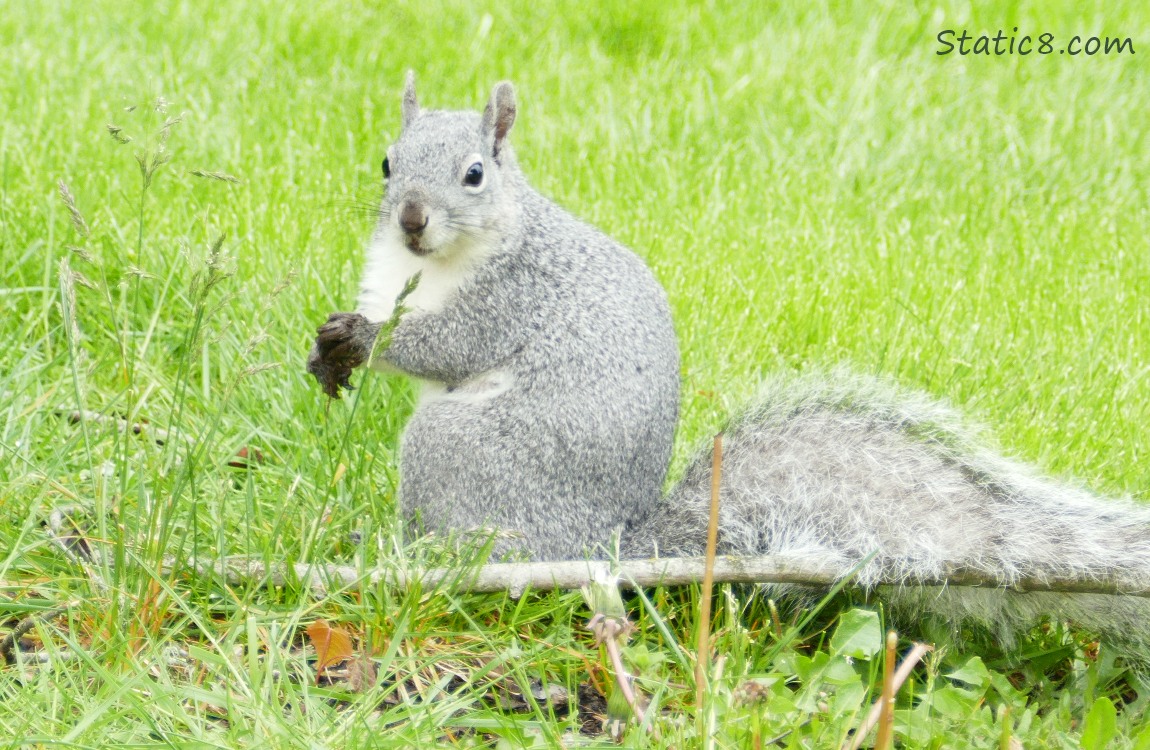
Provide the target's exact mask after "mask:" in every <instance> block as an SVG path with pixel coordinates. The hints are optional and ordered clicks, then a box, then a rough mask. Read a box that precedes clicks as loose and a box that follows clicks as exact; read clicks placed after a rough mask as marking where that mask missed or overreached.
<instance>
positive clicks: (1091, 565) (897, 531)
mask: <svg viewBox="0 0 1150 750" xmlns="http://www.w3.org/2000/svg"><path fill="white" fill-rule="evenodd" d="M515 117H516V99H515V94H514V89H513V87H512V86H511V84H510V83H507V82H502V83H499V84H498V85H496V86H495V88H494V90H493V92H492V95H491V98H490V100H489V102H488V103H487V106H486V108H485V109H484V111H483V112H482V114H479V113H475V112H467V111H439V110H425V109H422V108H421V107H420V105H419V103H418V100H417V97H416V93H415V83H414V77H413V75H412V74H411V73H408V76H407V80H406V86H405V90H404V94H403V105H402V130H401V133H400V136H399V139H398V140H397V141H396V142H395V143H394V145H392V146H391V147H390V148H389V149H388V150H387V156H386V158H385V159H384V161H383V176H384V179H385V182H386V195H385V197H384V199H383V205H382V209H381V212H380V220H379V223H378V226H377V227H376V230H375V233H374V235H373V236H372V239H371V243H370V246H369V249H368V253H367V263H366V268H365V270H364V273H363V280H362V284H361V288H360V293H359V298H358V308H357V311H356V312H354V313H334V314H332V315H331V316H330V317H329V318H328V320H327V322H326V323H324V324H323V325H322V326H320V327H319V329H318V330H317V337H316V341H315V345H314V347H313V348H312V351H311V353H310V355H309V357H308V371H309V372H311V373H312V374H313V375H314V376H315V377H316V378H317V380H318V381H319V382H320V384H321V385H322V386H323V388H324V390H325V392H326V393H327V394H328V395H329V396H330V397H332V398H339V395H340V389H341V388H350V387H351V386H350V383H349V376H350V374H351V372H352V370H353V369H354V368H356V367H359V366H360V365H363V364H367V365H369V366H370V367H372V368H375V369H381V370H390V371H398V372H401V373H405V374H407V375H409V376H411V377H414V378H416V379H418V380H420V381H422V390H421V393H420V397H419V400H418V403H417V405H416V408H415V411H414V413H413V415H412V416H411V418H410V421H409V422H408V424H407V426H406V429H405V431H404V433H403V436H402V439H401V447H400V484H399V490H398V499H399V505H400V507H401V509H402V512H403V514H404V515H405V517H408V518H412V517H418V518H419V520H420V522H421V523H422V525H423V527H424V528H425V529H428V530H432V531H465V530H470V529H475V528H480V527H487V528H491V527H494V528H497V529H499V530H502V531H509V532H513V533H514V534H513V538H512V539H508V538H507V536H506V535H501V536H500V537H499V541H498V543H497V545H496V552H497V553H506V552H510V551H519V552H525V553H526V554H528V555H529V556H530V557H532V558H534V559H537V560H557V559H571V558H582V557H583V556H585V555H588V554H591V555H595V554H603V550H604V548H605V546H606V545H608V544H609V543H610V542H611V540H612V539H613V538H615V537H614V535H616V534H617V535H618V537H617V538H618V540H619V544H620V552H621V556H622V557H624V558H631V559H635V558H643V557H650V556H652V555H662V556H694V555H700V554H702V553H703V551H704V548H705V542H706V529H707V523H708V516H709V508H710V485H711V471H712V467H711V457H710V455H709V453H707V454H703V455H699V456H698V457H697V458H696V459H695V460H694V462H693V463H692V464H691V465H690V466H689V467H688V469H687V471H686V473H685V476H684V478H683V480H682V481H681V482H680V483H679V484H678V485H677V486H676V487H674V488H673V489H672V490H671V491H670V492H669V493H668V495H667V496H666V497H665V498H664V497H663V496H662V486H663V482H664V479H665V475H666V472H667V468H668V464H669V461H670V456H671V449H672V443H673V440H674V434H675V425H676V422H677V419H678V408H679V385H680V384H679V379H680V376H679V353H678V344H677V339H676V335H675V331H674V327H673V325H672V320H671V314H670V309H669V305H668V301H667V297H666V294H665V292H664V290H663V288H662V287H661V285H660V284H659V283H658V282H657V280H656V279H655V277H654V276H653V274H652V273H651V271H650V270H649V269H648V267H647V266H646V264H645V263H643V262H642V261H641V260H640V259H639V258H638V256H636V255H635V254H634V253H632V252H631V251H630V250H628V249H627V248H625V247H623V246H622V245H620V244H619V243H618V242H616V241H614V240H613V239H611V238H610V237H608V236H606V235H605V234H604V233H602V232H601V231H599V230H598V229H596V228H594V227H592V226H590V225H588V224H586V223H584V222H582V221H580V220H579V219H577V218H575V217H574V216H572V215H571V214H569V213H568V212H567V211H565V210H564V209H562V208H560V207H559V206H558V205H556V204H555V203H553V202H551V201H550V200H548V199H547V198H545V197H543V196H542V195H540V194H539V193H538V192H536V191H535V190H534V189H532V188H531V187H530V186H529V185H528V183H527V181H526V179H525V178H524V175H523V173H522V172H521V171H520V168H519V166H518V164H517V163H516V159H515V155H514V152H513V150H512V148H511V144H510V143H509V142H508V135H509V133H510V131H511V128H512V125H513V124H514V122H515ZM417 273H418V274H420V277H419V281H418V284H417V285H416V286H415V287H414V291H411V289H410V287H408V289H407V292H410V296H409V297H408V298H407V299H406V300H404V307H405V308H406V312H404V314H402V316H400V317H398V318H397V321H398V322H395V323H393V325H394V327H393V328H391V329H390V331H389V333H390V335H389V336H388V337H380V338H381V339H383V338H386V339H387V340H386V342H382V343H381V344H380V345H378V346H377V342H376V338H377V336H380V331H381V328H382V327H383V326H384V325H385V323H387V321H389V319H391V318H392V317H393V314H394V313H396V307H397V304H398V303H397V299H402V297H403V294H405V293H406V292H405V291H404V288H405V285H408V282H409V280H410V279H411V278H412V277H413V276H414V275H415V274H417ZM401 312H402V311H401ZM373 349H374V350H373ZM725 445H726V447H725V449H724V454H723V464H722V476H721V483H722V488H721V495H720V496H721V504H720V522H719V545H718V552H719V553H720V554H732V555H763V554H784V555H788V556H791V557H797V558H805V559H809V560H810V561H811V563H812V564H813V565H817V566H819V567H820V568H822V569H827V568H828V567H829V569H830V570H833V571H835V572H836V573H838V574H840V575H841V576H843V577H845V576H848V575H851V574H853V575H854V576H855V581H856V582H857V583H858V584H860V585H861V586H862V587H863V588H864V589H870V588H873V587H875V586H877V585H879V584H893V585H890V586H885V587H884V592H886V594H887V598H888V600H889V603H890V604H889V606H891V608H892V609H893V610H894V611H895V612H896V613H897V612H898V611H899V610H902V611H906V612H909V613H911V615H912V616H920V615H921V614H923V613H932V612H933V613H936V614H937V615H938V616H939V617H940V618H941V619H942V620H944V621H945V622H947V623H950V624H952V625H955V626H957V624H959V623H963V622H968V621H969V622H971V623H976V624H980V625H983V626H987V627H989V628H991V629H993V630H996V631H998V633H997V634H998V635H999V636H1000V637H1001V638H1002V639H1003V640H1004V641H1007V642H1008V641H1009V640H1010V639H1011V638H1012V633H1016V632H1018V631H1019V630H1020V629H1025V628H1027V627H1029V626H1032V625H1033V624H1034V623H1035V621H1036V620H1037V619H1039V618H1040V617H1042V616H1044V615H1058V616H1060V617H1063V618H1066V619H1070V620H1072V621H1076V622H1077V623H1079V624H1081V625H1084V626H1086V627H1089V628H1092V629H1095V630H1098V631H1102V632H1105V633H1106V634H1108V635H1109V636H1112V637H1113V638H1114V639H1116V640H1118V641H1122V642H1125V643H1127V644H1132V645H1134V646H1137V647H1138V648H1139V650H1140V651H1141V652H1142V653H1150V633H1147V626H1146V623H1147V622H1148V621H1150V617H1148V616H1150V600H1147V599H1144V598H1139V597H1121V596H1107V595H1101V594H1074V595H1068V594H1060V593H1027V594H1014V595H1011V594H1009V593H1008V591H1007V589H1008V588H1009V587H1010V586H1011V585H1012V584H1013V583H1016V582H1018V581H1020V580H1022V579H1035V578H1037V579H1042V578H1044V577H1052V576H1070V577H1073V578H1075V579H1079V580H1083V581H1089V580H1091V579H1095V578H1101V577H1106V576H1110V575H1121V576H1123V577H1124V580H1127V581H1138V582H1143V581H1144V582H1145V583H1146V586H1145V587H1143V588H1146V587H1150V509H1148V508H1146V507H1144V506H1143V505H1140V504H1138V503H1136V502H1134V501H1132V500H1129V499H1102V498H1099V497H1096V496H1095V495H1093V494H1091V493H1089V492H1087V491H1085V490H1082V489H1079V488H1077V487H1074V486H1070V485H1064V484H1060V483H1057V482H1055V481H1052V480H1048V479H1045V478H1042V477H1040V476H1039V475H1037V474H1036V473H1035V472H1034V471H1032V470H1031V469H1030V468H1029V467H1027V466H1025V465H1022V464H1020V463H1018V462H1016V461H1013V460H1010V459H1007V458H1004V457H1001V456H999V455H997V454H995V453H994V452H993V451H990V450H988V449H986V448H983V447H982V441H981V434H980V431H979V430H977V429H974V428H972V427H970V426H968V424H967V423H966V421H965V420H963V419H962V418H961V417H960V416H959V415H958V414H956V413H955V412H954V411H953V410H952V409H950V408H949V407H947V406H944V405H942V404H940V403H938V402H936V401H934V400H932V399H930V398H929V397H926V396H923V395H920V394H916V393H910V392H907V391H904V390H902V389H899V388H898V387H896V386H892V385H890V384H888V383H886V382H884V381H881V380H877V379H873V378H865V377H860V376H857V375H853V374H848V373H845V372H844V371H832V372H829V373H815V374H813V375H807V376H790V377H787V376H781V377H775V378H772V379H769V380H768V381H767V382H766V383H765V384H764V385H763V387H762V390H761V392H760V393H759V396H758V398H757V400H756V401H755V402H754V406H753V407H752V408H751V409H750V410H749V411H747V412H746V413H745V414H743V415H742V416H741V417H740V418H738V419H736V420H735V422H734V423H733V424H732V426H731V427H730V428H729V429H728V430H727V432H726V437H725ZM956 569H963V570H967V571H971V570H973V571H979V572H983V573H985V575H986V576H987V577H988V578H989V579H991V580H993V581H995V582H997V583H999V584H1000V585H1001V587H1003V588H998V589H996V588H971V587H949V588H947V587H943V588H941V589H940V588H939V587H915V586H914V585H913V584H914V583H915V582H926V581H938V580H941V579H945V577H946V575H947V573H948V571H953V570H956Z"/></svg>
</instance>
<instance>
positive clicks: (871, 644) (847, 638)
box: [831, 609, 882, 659]
mask: <svg viewBox="0 0 1150 750" xmlns="http://www.w3.org/2000/svg"><path fill="white" fill-rule="evenodd" d="M881 648H882V625H881V624H880V623H879V619H878V613H877V612H872V611H871V610H869V609H852V610H850V611H849V612H844V613H843V614H842V615H841V616H840V617H839V624H838V627H837V628H835V634H834V635H833V636H831V651H832V652H833V653H836V654H843V655H844V656H850V657H852V658H855V659H869V658H871V657H872V656H874V655H875V654H876V653H878V651H879V650H880V649H881Z"/></svg>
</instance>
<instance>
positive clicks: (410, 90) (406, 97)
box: [403, 70, 419, 128]
mask: <svg viewBox="0 0 1150 750" xmlns="http://www.w3.org/2000/svg"><path fill="white" fill-rule="evenodd" d="M418 116H419V100H418V99H416V98H415V71H414V70H409V71H407V78H406V80H405V81H404V86H403V127H405V128H406V127H407V126H408V125H410V124H411V121H412V120H414V119H415V118H416V117H418Z"/></svg>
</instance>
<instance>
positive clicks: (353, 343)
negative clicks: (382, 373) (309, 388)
mask: <svg viewBox="0 0 1150 750" xmlns="http://www.w3.org/2000/svg"><path fill="white" fill-rule="evenodd" d="M370 327H371V323H370V322H369V321H368V320H367V318H365V317H363V316H362V315H360V314H359V313H332V314H331V315H329V316H328V318H327V322H326V323H324V324H323V325H321V326H320V327H319V328H317V329H316V337H315V345H314V346H312V349H311V353H310V354H309V355H308V358H307V371H308V372H310V373H311V374H312V375H314V376H315V379H316V380H318V381H319V384H320V386H321V387H322V388H323V392H324V393H326V394H327V395H328V396H329V397H330V398H333V399H338V398H339V397H340V389H341V388H346V389H347V390H349V391H350V390H354V387H353V386H352V384H351V382H350V380H349V379H350V378H351V371H352V370H354V369H355V368H357V367H359V366H360V365H362V364H363V363H364V362H365V361H366V360H367V358H368V356H370V353H371V351H370V347H368V348H367V350H366V351H365V347H364V340H365V337H364V336H363V331H364V329H366V328H370Z"/></svg>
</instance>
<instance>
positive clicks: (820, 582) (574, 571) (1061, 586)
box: [167, 555, 1150, 598]
mask: <svg viewBox="0 0 1150 750" xmlns="http://www.w3.org/2000/svg"><path fill="white" fill-rule="evenodd" d="M183 565H187V566H188V567H191V568H192V569H193V570H195V571H196V572H197V573H198V574H201V575H207V574H212V573H214V574H217V575H224V576H226V578H227V580H228V582H229V583H231V584H232V585H248V584H251V583H260V584H263V585H271V586H284V585H287V584H288V583H289V582H294V581H299V582H302V583H303V584H304V585H305V586H308V587H309V588H310V589H311V590H312V592H313V593H315V594H316V595H319V596H323V595H325V594H326V593H327V592H328V591H330V590H335V589H343V588H348V587H352V586H357V585H359V584H361V583H368V584H371V585H374V584H379V583H387V584H390V585H392V586H396V587H397V588H407V587H409V586H412V585H414V584H415V583H420V584H422V585H423V586H424V587H426V588H431V587H434V586H440V585H450V586H451V587H452V590H453V591H459V592H472V593H483V592H492V591H509V592H511V594H512V596H520V595H522V593H523V592H524V591H526V590H527V589H533V590H535V591H553V590H556V589H578V588H581V587H583V586H586V585H587V584H588V583H589V582H590V581H591V580H592V579H593V578H594V574H595V572H596V571H603V570H611V569H612V568H614V567H615V566H613V564H611V563H608V562H605V561H587V560H577V561H574V560H572V561H556V562H532V563H493V564H490V565H484V566H482V567H478V568H474V569H469V570H455V569H451V568H428V569H418V568H417V569H401V568H400V567H399V566H397V565H396V566H384V565H381V566H379V567H377V568H375V569H363V570H361V569H359V568H356V567H354V566H350V565H334V564H331V563H327V564H323V563H294V564H288V563H270V564H265V563H264V562H263V561H262V560H255V559H251V558H247V557H231V558H225V559H223V560H215V561H204V562H201V563H198V564H186V563H185V564H183ZM167 567H168V569H169V570H171V569H174V568H178V567H182V565H181V564H180V563H177V562H176V561H174V560H168V562H167ZM617 570H618V572H619V574H620V581H619V585H620V586H629V585H630V584H631V582H632V581H634V584H635V585H636V586H641V587H650V586H683V585H686V584H691V583H698V582H700V581H702V580H703V577H704V576H705V574H706V559H705V558H702V557H668V558H655V559H648V560H624V561H621V562H619V563H618V566H617ZM713 570H714V573H713V576H714V581H716V582H720V583H793V584H800V585H804V586H833V585H834V584H835V583H837V582H838V581H839V578H840V575H841V569H840V568H839V567H837V566H835V567H833V568H832V567H830V566H819V565H818V564H817V563H816V562H815V561H813V560H812V559H811V558H810V557H803V558H794V557H787V556H784V555H767V556H763V557H727V556H722V555H720V556H718V557H716V558H715V562H714V567H713ZM879 585H882V584H881V583H880V584H879ZM886 585H895V586H901V587H904V588H905V587H946V586H979V587H983V588H990V589H1000V590H1003V591H1010V592H1013V593H1019V594H1024V593H1028V592H1051V591H1053V592H1060V593H1075V594H1110V595H1124V596H1138V597H1143V598H1150V583H1148V582H1146V581H1145V580H1134V579H1132V578H1123V577H1121V576H1118V575H1115V576H1109V577H1099V578H1096V579H1093V580H1090V581H1084V580H1079V579H1075V578H1069V577H1054V576H1051V577H1048V578H1019V579H1017V580H1014V581H1012V582H1011V583H1010V585H1006V584H1004V583H1003V582H1001V581H996V580H994V578H993V577H992V576H990V575H988V574H986V573H984V572H982V571H973V570H966V569H962V568H957V569H955V570H954V571H952V572H951V573H950V574H949V575H948V576H946V577H945V578H928V579H921V580H905V581H892V582H887V583H886Z"/></svg>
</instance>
